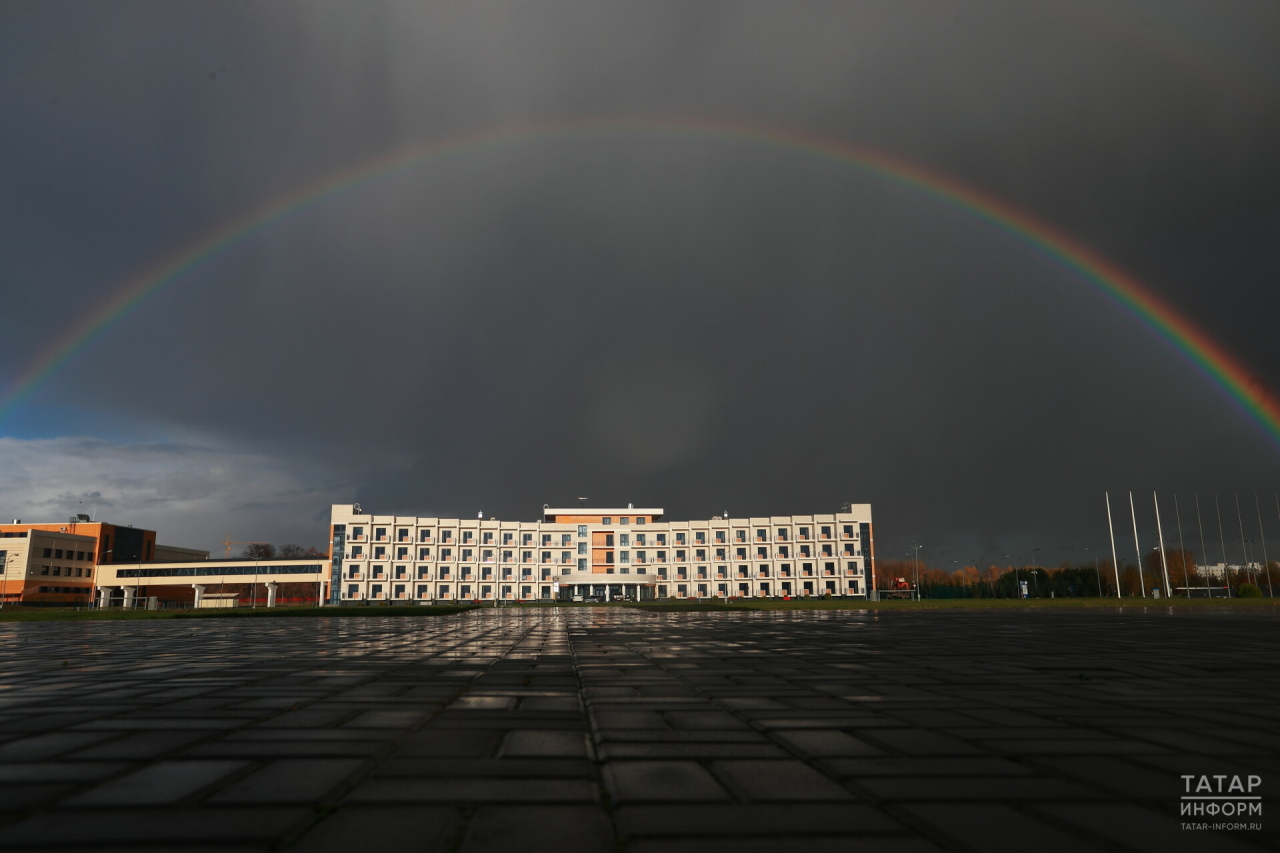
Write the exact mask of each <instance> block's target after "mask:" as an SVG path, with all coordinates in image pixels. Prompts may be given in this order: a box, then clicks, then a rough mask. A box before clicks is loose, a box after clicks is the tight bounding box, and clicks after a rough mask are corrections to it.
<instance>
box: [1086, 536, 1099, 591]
mask: <svg viewBox="0 0 1280 853" xmlns="http://www.w3.org/2000/svg"><path fill="white" fill-rule="evenodd" d="M1085 550H1086V551H1088V552H1089V553H1090V554H1092V555H1093V573H1094V574H1095V575H1097V576H1098V598H1102V570H1101V569H1099V568H1098V552H1097V551H1095V550H1093V549H1092V548H1085Z"/></svg>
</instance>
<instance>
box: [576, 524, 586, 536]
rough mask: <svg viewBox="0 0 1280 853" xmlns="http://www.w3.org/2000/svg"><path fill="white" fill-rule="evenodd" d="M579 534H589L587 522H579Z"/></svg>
mask: <svg viewBox="0 0 1280 853" xmlns="http://www.w3.org/2000/svg"><path fill="white" fill-rule="evenodd" d="M578 535H579V536H586V535H587V526H586V525H585V524H579V525H578Z"/></svg>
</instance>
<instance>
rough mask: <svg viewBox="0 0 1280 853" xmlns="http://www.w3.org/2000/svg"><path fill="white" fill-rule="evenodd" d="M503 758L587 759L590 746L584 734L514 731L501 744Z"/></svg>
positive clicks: (573, 732)
mask: <svg viewBox="0 0 1280 853" xmlns="http://www.w3.org/2000/svg"><path fill="white" fill-rule="evenodd" d="M502 755H503V757H510V758H588V757H590V755H591V750H590V744H589V741H588V740H587V737H586V733H585V732H575V731H542V730H531V729H516V730H515V731H512V732H509V733H508V734H507V737H506V740H504V741H503V742H502Z"/></svg>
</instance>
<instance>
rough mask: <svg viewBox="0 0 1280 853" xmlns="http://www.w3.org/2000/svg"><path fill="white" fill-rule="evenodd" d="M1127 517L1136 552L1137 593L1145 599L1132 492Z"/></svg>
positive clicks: (1144, 583)
mask: <svg viewBox="0 0 1280 853" xmlns="http://www.w3.org/2000/svg"><path fill="white" fill-rule="evenodd" d="M1129 517H1130V518H1131V519H1133V550H1135V551H1137V552H1138V591H1139V592H1141V593H1142V597H1143V598H1146V597H1147V582H1146V581H1145V580H1143V578H1142V546H1141V545H1139V544H1138V512H1137V510H1135V509H1134V508H1133V492H1130V493H1129Z"/></svg>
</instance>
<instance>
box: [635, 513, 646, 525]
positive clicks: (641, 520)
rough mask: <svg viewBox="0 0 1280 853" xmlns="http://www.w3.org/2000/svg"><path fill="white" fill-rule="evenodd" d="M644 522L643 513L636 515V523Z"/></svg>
mask: <svg viewBox="0 0 1280 853" xmlns="http://www.w3.org/2000/svg"><path fill="white" fill-rule="evenodd" d="M644 522H645V518H644V516H643V515H637V516H636V524H644Z"/></svg>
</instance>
